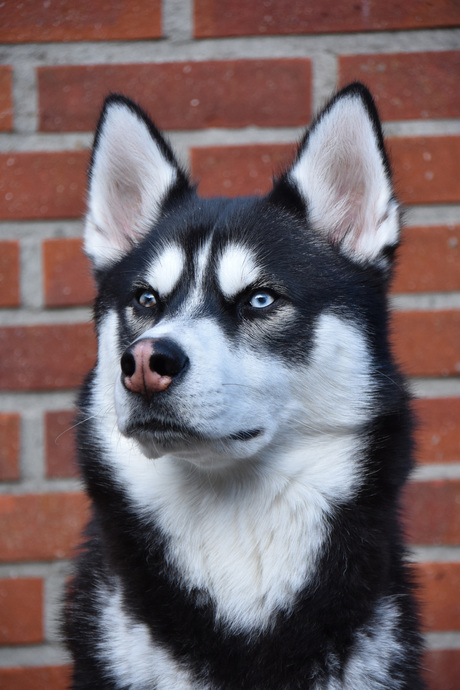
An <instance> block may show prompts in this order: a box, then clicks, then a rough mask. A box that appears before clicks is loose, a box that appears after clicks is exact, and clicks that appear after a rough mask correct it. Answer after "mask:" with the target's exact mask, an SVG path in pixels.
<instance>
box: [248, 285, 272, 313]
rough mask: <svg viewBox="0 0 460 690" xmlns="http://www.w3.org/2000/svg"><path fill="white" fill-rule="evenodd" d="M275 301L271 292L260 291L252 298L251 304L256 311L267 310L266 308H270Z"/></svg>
mask: <svg viewBox="0 0 460 690" xmlns="http://www.w3.org/2000/svg"><path fill="white" fill-rule="evenodd" d="M274 301H275V298H274V297H273V295H271V294H270V293H269V292H265V290H258V291H257V292H254V294H253V295H252V296H251V299H250V300H249V304H250V305H251V307H254V309H265V307H269V306H270V304H273V302H274Z"/></svg>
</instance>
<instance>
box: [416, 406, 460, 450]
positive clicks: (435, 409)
mask: <svg viewBox="0 0 460 690" xmlns="http://www.w3.org/2000/svg"><path fill="white" fill-rule="evenodd" d="M414 409H415V414H416V417H417V422H418V429H417V433H416V441H417V444H416V445H417V461H418V462H421V463H447V462H460V423H459V420H460V398H437V399H424V400H415V401H414Z"/></svg>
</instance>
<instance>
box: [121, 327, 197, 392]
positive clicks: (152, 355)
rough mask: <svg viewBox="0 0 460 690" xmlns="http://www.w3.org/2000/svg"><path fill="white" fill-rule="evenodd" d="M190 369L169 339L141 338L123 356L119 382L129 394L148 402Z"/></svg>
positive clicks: (187, 362)
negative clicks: (142, 397) (135, 394)
mask: <svg viewBox="0 0 460 690" xmlns="http://www.w3.org/2000/svg"><path fill="white" fill-rule="evenodd" d="M188 365H189V359H188V357H187V355H186V354H185V353H184V352H183V351H182V349H181V348H180V347H179V345H177V343H175V342H174V341H173V340H170V339H169V338H158V339H154V338H143V339H141V340H137V341H136V342H135V343H133V344H132V345H130V346H129V347H128V348H127V349H126V350H125V352H124V353H123V355H122V357H121V360H120V366H121V372H122V374H121V380H122V382H123V385H124V386H125V388H127V389H128V390H129V391H131V392H132V393H140V395H143V396H145V397H146V398H149V399H150V398H151V397H152V396H153V395H154V394H155V393H161V392H162V391H165V390H166V389H167V388H168V387H169V386H170V385H171V383H172V382H173V380H174V379H176V378H177V377H178V376H180V375H182V374H183V373H184V371H185V370H186V369H187V367H188Z"/></svg>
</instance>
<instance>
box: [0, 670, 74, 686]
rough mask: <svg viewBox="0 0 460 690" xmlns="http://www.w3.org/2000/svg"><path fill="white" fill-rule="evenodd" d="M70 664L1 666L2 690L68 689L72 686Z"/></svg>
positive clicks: (0, 679) (0, 683) (0, 682)
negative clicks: (23, 666) (21, 666)
mask: <svg viewBox="0 0 460 690" xmlns="http://www.w3.org/2000/svg"><path fill="white" fill-rule="evenodd" d="M70 675H71V673H70V667H69V666H41V667H37V666H33V667H25V668H0V688H2V690H45V688H46V690H67V689H68V688H69V687H70Z"/></svg>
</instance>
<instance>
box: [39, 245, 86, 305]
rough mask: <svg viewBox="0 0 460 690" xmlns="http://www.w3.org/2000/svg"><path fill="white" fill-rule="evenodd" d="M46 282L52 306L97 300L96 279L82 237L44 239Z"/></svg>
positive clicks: (46, 295) (44, 277)
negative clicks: (85, 252) (85, 253)
mask: <svg viewBox="0 0 460 690" xmlns="http://www.w3.org/2000/svg"><path fill="white" fill-rule="evenodd" d="M43 282H44V287H43V289H44V295H45V304H46V306H48V307H64V306H66V307H70V306H75V305H80V304H89V303H90V302H91V301H92V300H93V298H94V294H95V291H94V282H93V279H92V276H91V268H90V264H89V261H88V259H86V257H85V256H84V254H83V250H82V241H81V239H79V238H73V237H72V238H59V239H50V240H45V241H44V242H43Z"/></svg>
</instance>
